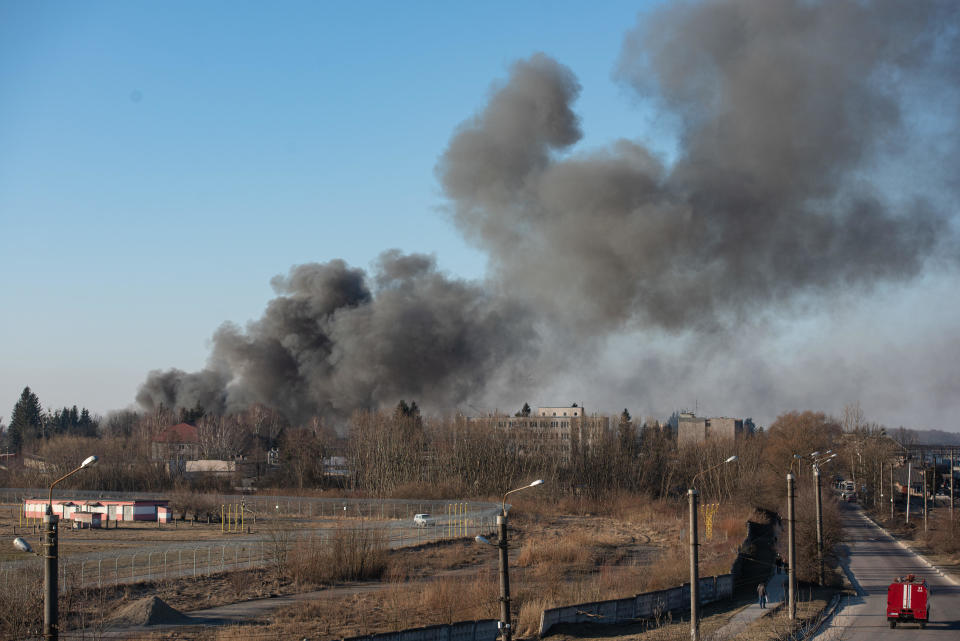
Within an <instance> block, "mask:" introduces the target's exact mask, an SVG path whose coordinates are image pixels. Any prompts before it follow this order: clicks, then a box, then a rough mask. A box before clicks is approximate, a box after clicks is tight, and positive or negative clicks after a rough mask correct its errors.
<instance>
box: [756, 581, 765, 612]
mask: <svg viewBox="0 0 960 641" xmlns="http://www.w3.org/2000/svg"><path fill="white" fill-rule="evenodd" d="M757 597H758V598H759V600H760V607H761V608H766V607H767V584H766V583H758V584H757Z"/></svg>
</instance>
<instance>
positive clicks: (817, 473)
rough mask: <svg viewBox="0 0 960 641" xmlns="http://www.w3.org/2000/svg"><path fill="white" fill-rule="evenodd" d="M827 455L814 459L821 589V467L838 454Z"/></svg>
mask: <svg viewBox="0 0 960 641" xmlns="http://www.w3.org/2000/svg"><path fill="white" fill-rule="evenodd" d="M826 453H827V454H830V456H827V457H826V458H820V459H818V458H814V459H813V478H814V479H816V482H817V495H816V496H817V563H818V565H819V574H818V578H819V581H820V587H823V501H822V499H821V497H820V492H821V483H820V466H821V465H826V464H827V463H829V462H831V461H832V460H833V459H834V457H836V454H831V451H830V450H827V452H826ZM816 454H819V452H814V453H813V454H811V456H815V455H816Z"/></svg>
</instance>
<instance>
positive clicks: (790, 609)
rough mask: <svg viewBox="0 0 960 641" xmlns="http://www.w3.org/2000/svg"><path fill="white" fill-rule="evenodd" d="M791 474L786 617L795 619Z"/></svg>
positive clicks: (790, 482) (790, 479)
mask: <svg viewBox="0 0 960 641" xmlns="http://www.w3.org/2000/svg"><path fill="white" fill-rule="evenodd" d="M793 499H794V493H793V472H789V473H788V474H787V582H788V590H787V616H788V617H789V618H790V619H795V618H797V594H796V587H795V586H796V576H797V575H796V572H797V562H796V561H797V541H796V537H795V536H794V534H795V532H796V523H795V522H796V519H795V518H794V514H793Z"/></svg>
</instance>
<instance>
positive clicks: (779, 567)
mask: <svg viewBox="0 0 960 641" xmlns="http://www.w3.org/2000/svg"><path fill="white" fill-rule="evenodd" d="M776 565H777V574H780V573H781V572H782V571H783V557H781V556H780V555H779V554H778V555H777V560H776Z"/></svg>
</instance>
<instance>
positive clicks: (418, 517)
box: [413, 513, 435, 527]
mask: <svg viewBox="0 0 960 641" xmlns="http://www.w3.org/2000/svg"><path fill="white" fill-rule="evenodd" d="M434 523H435V521H434V520H433V517H432V516H430V515H429V514H426V513H424V514H414V515H413V524H414V525H416V526H417V527H428V526H430V525H434Z"/></svg>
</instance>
